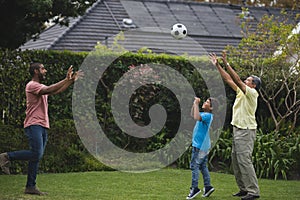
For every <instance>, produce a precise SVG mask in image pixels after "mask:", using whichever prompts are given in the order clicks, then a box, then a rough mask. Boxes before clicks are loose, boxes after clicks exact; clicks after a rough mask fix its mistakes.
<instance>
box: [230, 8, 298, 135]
mask: <svg viewBox="0 0 300 200" xmlns="http://www.w3.org/2000/svg"><path fill="white" fill-rule="evenodd" d="M299 17H300V15H299V14H297V15H296V16H295V15H294V16H291V15H290V14H288V13H285V12H282V15H281V16H280V17H278V18H275V17H273V16H264V17H263V18H262V19H261V21H260V22H259V23H258V25H257V28H256V30H255V31H254V32H251V31H250V30H251V27H250V23H247V22H246V21H245V22H244V23H243V24H242V29H243V30H244V32H243V34H244V38H243V39H242V40H241V43H240V44H239V46H238V47H237V48H234V47H229V48H228V50H229V51H230V54H231V55H232V57H234V60H233V62H234V63H235V64H236V66H242V67H240V68H239V70H240V71H243V73H244V74H245V73H249V72H250V73H253V74H258V75H260V76H261V78H262V81H263V86H262V88H261V90H260V96H261V98H262V99H263V101H264V102H265V104H266V106H267V108H268V110H269V112H270V115H271V117H272V120H273V122H274V124H275V127H276V128H275V129H276V130H277V131H279V130H284V131H287V132H290V131H292V130H293V129H294V128H295V126H296V123H297V121H298V120H299V119H298V118H299V113H300V76H299V73H300V68H299V63H300V43H299V41H300V34H299V32H298V33H297V32H295V30H296V29H295V27H297V26H298V28H299V26H300V25H299V24H300V23H298V24H297V21H299V20H298V19H299ZM291 19H292V20H291ZM293 19H295V20H293ZM298 31H299V30H298ZM233 55H234V56H233ZM288 122H290V123H288ZM288 124H289V126H286V125H288Z"/></svg>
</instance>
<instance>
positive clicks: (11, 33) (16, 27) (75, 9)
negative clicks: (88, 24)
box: [0, 0, 96, 49]
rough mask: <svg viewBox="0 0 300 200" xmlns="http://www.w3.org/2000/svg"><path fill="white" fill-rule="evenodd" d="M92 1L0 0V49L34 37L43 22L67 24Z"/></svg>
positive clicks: (19, 44)
mask: <svg viewBox="0 0 300 200" xmlns="http://www.w3.org/2000/svg"><path fill="white" fill-rule="evenodd" d="M95 1H96V0H89V1H87V0H76V1H74V0H43V1H39V0H0V30H1V31H0V48H8V49H16V48H18V47H19V46H21V45H22V44H24V43H25V42H26V41H27V40H29V39H31V38H36V37H38V34H39V33H40V32H41V31H42V30H44V29H45V28H46V26H45V22H49V21H50V20H52V21H53V22H54V23H60V24H61V25H68V22H69V20H68V17H77V16H78V15H82V14H84V13H85V10H86V9H87V8H88V7H90V6H91V5H92V3H94V2H95Z"/></svg>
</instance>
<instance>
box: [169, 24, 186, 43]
mask: <svg viewBox="0 0 300 200" xmlns="http://www.w3.org/2000/svg"><path fill="white" fill-rule="evenodd" d="M171 35H172V36H173V37H174V38H175V39H177V40H180V39H183V38H185V37H186V36H187V29H186V27H185V25H183V24H180V23H177V24H174V25H173V26H172V28H171Z"/></svg>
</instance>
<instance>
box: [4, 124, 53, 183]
mask: <svg viewBox="0 0 300 200" xmlns="http://www.w3.org/2000/svg"><path fill="white" fill-rule="evenodd" d="M25 134H26V136H27V138H28V143H29V147H30V150H20V151H13V152H8V153H7V154H8V157H9V160H11V161H13V160H28V161H29V162H28V174H27V183H26V187H34V186H35V185H36V176H37V173H38V168H39V161H40V159H41V158H42V156H43V154H44V150H45V147H46V143H47V139H48V134H47V129H46V128H44V127H42V126H39V125H32V126H29V127H26V128H25Z"/></svg>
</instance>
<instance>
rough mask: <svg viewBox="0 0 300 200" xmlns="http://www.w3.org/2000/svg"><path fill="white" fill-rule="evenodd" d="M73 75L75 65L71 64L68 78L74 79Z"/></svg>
mask: <svg viewBox="0 0 300 200" xmlns="http://www.w3.org/2000/svg"><path fill="white" fill-rule="evenodd" d="M72 76H73V65H71V66H70V67H69V69H68V72H67V77H66V78H67V80H68V81H69V80H71V79H72Z"/></svg>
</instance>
